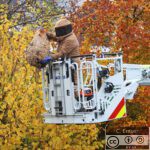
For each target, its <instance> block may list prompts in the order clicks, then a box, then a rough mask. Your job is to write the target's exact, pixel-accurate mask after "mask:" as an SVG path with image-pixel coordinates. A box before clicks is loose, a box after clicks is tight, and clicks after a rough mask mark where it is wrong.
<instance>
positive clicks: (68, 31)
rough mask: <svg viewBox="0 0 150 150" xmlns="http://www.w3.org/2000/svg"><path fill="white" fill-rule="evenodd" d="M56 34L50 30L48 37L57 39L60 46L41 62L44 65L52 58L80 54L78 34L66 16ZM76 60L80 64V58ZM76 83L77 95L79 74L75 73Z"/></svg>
mask: <svg viewBox="0 0 150 150" xmlns="http://www.w3.org/2000/svg"><path fill="white" fill-rule="evenodd" d="M55 34H56V35H54V34H53V33H50V32H48V33H47V37H48V39H49V40H54V41H57V43H58V48H57V52H56V53H55V54H49V56H46V57H45V58H44V59H43V60H42V61H41V62H40V63H41V64H42V65H43V66H44V65H45V64H47V63H49V62H50V61H51V60H56V59H58V58H64V57H66V58H70V57H72V56H78V55H80V52H79V42H78V40H77V37H76V35H75V34H74V32H73V29H72V24H71V22H70V21H69V20H67V19H66V18H61V19H60V20H59V21H58V22H56V25H55ZM72 60H73V61H74V62H77V63H78V65H79V64H80V59H79V58H73V59H72ZM74 84H75V96H76V97H77V96H78V94H77V91H76V89H77V87H76V85H77V76H76V74H74Z"/></svg>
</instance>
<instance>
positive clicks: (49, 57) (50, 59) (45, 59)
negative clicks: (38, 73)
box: [40, 56, 53, 65]
mask: <svg viewBox="0 0 150 150" xmlns="http://www.w3.org/2000/svg"><path fill="white" fill-rule="evenodd" d="M52 60H53V58H52V57H51V56H46V57H45V58H44V59H43V60H41V61H40V63H41V64H42V65H46V64H48V63H49V62H50V61H52Z"/></svg>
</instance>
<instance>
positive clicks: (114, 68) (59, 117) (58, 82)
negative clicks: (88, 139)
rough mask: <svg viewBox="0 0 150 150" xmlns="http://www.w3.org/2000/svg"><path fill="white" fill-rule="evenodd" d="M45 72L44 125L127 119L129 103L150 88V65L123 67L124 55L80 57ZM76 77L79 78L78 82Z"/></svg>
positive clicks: (50, 66)
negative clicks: (140, 90)
mask: <svg viewBox="0 0 150 150" xmlns="http://www.w3.org/2000/svg"><path fill="white" fill-rule="evenodd" d="M76 57H79V58H80V64H78V63H76V62H73V61H72V59H71V58H70V59H64V60H58V61H53V62H50V63H49V64H48V65H47V66H46V67H45V68H43V69H42V83H43V102H44V107H45V109H46V111H47V112H46V113H45V114H43V116H44V122H45V123H50V124H85V123H97V122H104V121H108V120H112V119H117V118H122V117H125V116H126V100H127V99H133V96H134V95H135V93H136V90H137V88H138V86H140V85H150V65H135V64H123V62H122V54H120V53H116V54H114V53H113V54H104V55H103V57H96V55H82V56H76ZM75 78H77V79H76V80H77V81H76V82H77V83H75Z"/></svg>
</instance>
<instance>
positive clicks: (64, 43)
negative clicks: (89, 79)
mask: <svg viewBox="0 0 150 150" xmlns="http://www.w3.org/2000/svg"><path fill="white" fill-rule="evenodd" d="M55 33H56V35H55V36H56V38H55V41H57V43H58V48H57V52H56V53H55V54H51V55H50V56H51V57H52V58H53V59H58V58H60V57H61V58H62V57H66V58H70V57H72V56H77V55H79V54H80V53H79V42H78V40H77V37H76V36H75V34H74V33H73V31H72V24H71V22H70V21H69V20H67V19H66V18H62V19H60V20H59V21H58V22H57V23H56V25H55ZM47 36H48V38H49V39H52V38H53V39H54V35H53V34H51V33H47ZM74 61H78V59H74Z"/></svg>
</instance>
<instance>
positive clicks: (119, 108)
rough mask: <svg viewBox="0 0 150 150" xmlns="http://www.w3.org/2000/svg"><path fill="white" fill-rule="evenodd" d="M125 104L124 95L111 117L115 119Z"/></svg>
mask: <svg viewBox="0 0 150 150" xmlns="http://www.w3.org/2000/svg"><path fill="white" fill-rule="evenodd" d="M123 105H124V97H123V98H122V100H121V101H120V103H119V104H118V106H117V108H116V109H115V110H114V111H113V113H112V114H111V115H110V117H109V119H113V118H115V117H116V116H117V114H118V113H119V112H120V110H121V108H122V107H123Z"/></svg>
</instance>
